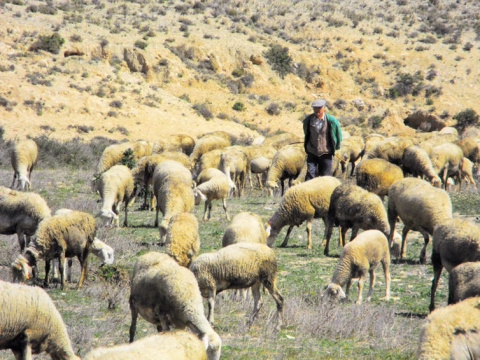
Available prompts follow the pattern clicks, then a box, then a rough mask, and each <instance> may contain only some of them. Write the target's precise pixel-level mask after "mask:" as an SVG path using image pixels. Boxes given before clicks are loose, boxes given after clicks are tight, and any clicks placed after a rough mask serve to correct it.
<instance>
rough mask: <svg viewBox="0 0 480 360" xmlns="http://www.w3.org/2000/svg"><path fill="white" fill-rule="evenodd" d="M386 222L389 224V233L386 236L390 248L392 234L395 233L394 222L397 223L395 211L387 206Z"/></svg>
mask: <svg viewBox="0 0 480 360" xmlns="http://www.w3.org/2000/svg"><path fill="white" fill-rule="evenodd" d="M387 212H388V224H389V225H390V235H389V237H388V243H389V248H390V249H391V248H392V242H393V235H394V234H395V224H396V223H397V213H396V212H395V211H394V210H393V209H392V208H391V207H390V206H389V207H388V211H387Z"/></svg>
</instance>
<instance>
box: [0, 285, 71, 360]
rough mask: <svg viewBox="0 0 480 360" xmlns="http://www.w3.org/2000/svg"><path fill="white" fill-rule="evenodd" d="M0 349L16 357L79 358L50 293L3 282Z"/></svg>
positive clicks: (0, 294) (24, 358)
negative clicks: (43, 353) (43, 354)
mask: <svg viewBox="0 0 480 360" xmlns="http://www.w3.org/2000/svg"><path fill="white" fill-rule="evenodd" d="M0 349H1V350H3V349H11V350H12V351H13V354H14V355H15V358H16V359H19V360H20V359H21V360H30V359H32V354H39V353H42V352H47V353H48V354H49V355H50V356H51V358H52V359H55V360H80V358H79V357H77V356H76V355H75V352H74V351H73V349H72V345H71V343H70V339H69V337H68V334H67V328H66V327H65V324H64V323H63V320H62V317H61V315H60V313H59V312H58V310H57V309H56V307H55V305H54V303H53V301H52V299H50V297H49V296H48V294H47V293H46V292H45V291H44V290H42V289H40V288H38V287H32V286H25V285H18V284H11V283H7V282H3V281H0Z"/></svg>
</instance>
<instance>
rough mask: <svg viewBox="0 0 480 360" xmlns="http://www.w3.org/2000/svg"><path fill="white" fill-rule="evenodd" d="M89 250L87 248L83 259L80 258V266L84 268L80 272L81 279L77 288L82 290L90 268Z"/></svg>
mask: <svg viewBox="0 0 480 360" xmlns="http://www.w3.org/2000/svg"><path fill="white" fill-rule="evenodd" d="M88 252H89V251H88V249H87V248H85V249H84V250H83V254H82V256H81V258H80V257H79V258H78V260H79V261H80V265H81V267H82V269H81V272H80V279H79V280H78V286H77V288H78V289H80V288H81V287H82V284H83V280H85V275H86V274H87V266H88Z"/></svg>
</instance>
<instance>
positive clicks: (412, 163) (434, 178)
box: [402, 145, 442, 187]
mask: <svg viewBox="0 0 480 360" xmlns="http://www.w3.org/2000/svg"><path fill="white" fill-rule="evenodd" d="M402 170H403V173H404V175H407V174H412V176H413V177H420V178H422V179H423V178H427V179H428V181H430V183H431V184H432V185H433V186H436V187H440V186H441V184H442V180H441V179H440V177H439V176H438V174H437V173H436V172H435V170H434V169H433V165H432V161H431V160H430V157H429V156H428V153H427V152H426V151H425V150H424V149H422V148H421V147H419V146H416V145H412V146H409V147H407V148H405V150H404V151H403V155H402Z"/></svg>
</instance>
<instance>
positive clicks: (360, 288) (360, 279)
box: [355, 275, 365, 304]
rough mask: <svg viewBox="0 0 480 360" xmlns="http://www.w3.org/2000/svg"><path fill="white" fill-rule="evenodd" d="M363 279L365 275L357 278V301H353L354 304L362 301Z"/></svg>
mask: <svg viewBox="0 0 480 360" xmlns="http://www.w3.org/2000/svg"><path fill="white" fill-rule="evenodd" d="M364 281H365V277H364V276H363V275H362V276H360V278H359V279H358V297H357V301H355V304H361V303H362V290H363V282H364Z"/></svg>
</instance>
